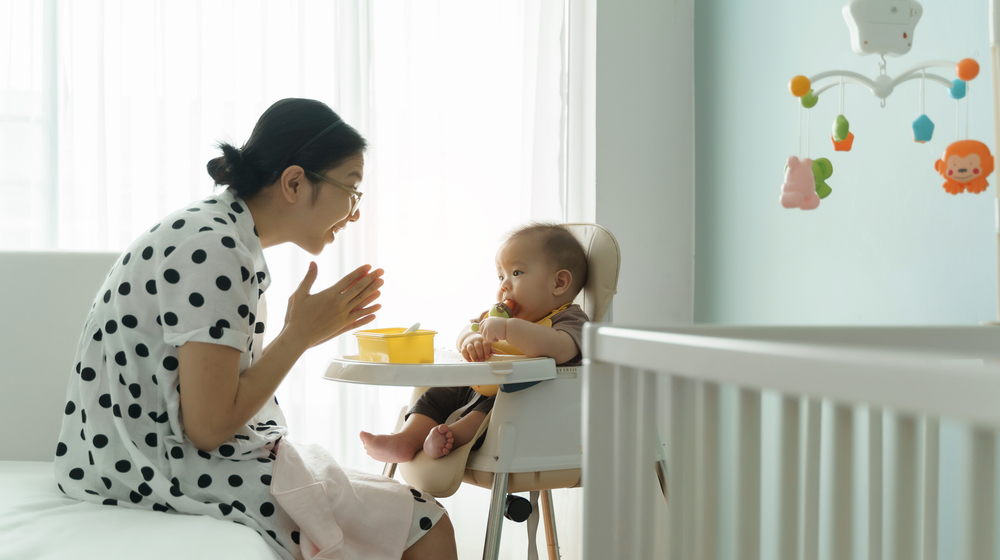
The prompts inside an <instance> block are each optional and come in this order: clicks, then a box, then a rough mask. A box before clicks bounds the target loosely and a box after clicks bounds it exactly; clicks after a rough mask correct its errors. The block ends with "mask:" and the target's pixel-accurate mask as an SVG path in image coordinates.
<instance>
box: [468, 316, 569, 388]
mask: <svg viewBox="0 0 1000 560" xmlns="http://www.w3.org/2000/svg"><path fill="white" fill-rule="evenodd" d="M570 305H573V304H572V302H571V303H567V304H566V305H563V306H562V307H560V308H559V309H553V310H552V312H551V313H549V314H548V315H546V316H545V317H543V318H541V319H539V320H537V321H535V324H536V325H542V326H543V327H551V326H552V317H553V316H554V315H555V314H556V313H560V312H562V311H565V310H566V308H568V307H569V306H570ZM492 346H493V353H494V354H500V355H506V356H523V355H524V352H521V351H520V350H519V349H518V348H517V346H514V345H513V344H510V343H508V342H507V341H506V340H498V341H497V342H494V343H492ZM472 389H473V390H474V391H475V392H477V393H479V394H480V395H483V396H484V397H492V396H493V395H495V394H497V392H498V391H500V386H499V385H473V386H472Z"/></svg>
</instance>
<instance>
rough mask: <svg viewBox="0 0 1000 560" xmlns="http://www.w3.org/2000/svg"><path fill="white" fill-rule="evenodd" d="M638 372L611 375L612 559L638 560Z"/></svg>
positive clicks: (623, 370) (619, 371)
mask: <svg viewBox="0 0 1000 560" xmlns="http://www.w3.org/2000/svg"><path fill="white" fill-rule="evenodd" d="M639 377H640V374H639V372H638V370H636V369H634V368H630V367H624V366H615V373H614V395H615V397H614V399H615V401H614V412H613V413H612V414H613V415H614V441H613V442H612V446H611V448H610V450H611V452H612V454H613V455H614V471H613V472H614V474H613V476H614V481H615V484H614V496H613V501H612V504H613V507H612V508H611V512H612V517H610V519H613V520H614V521H613V523H614V525H615V527H616V530H615V545H614V546H615V553H616V554H615V555H616V556H617V557H618V558H623V559H633V558H634V559H636V560H638V559H639V558H641V556H639V547H640V546H641V545H640V543H639V539H640V538H641V537H642V535H641V534H640V529H641V527H642V520H641V519H639V509H640V508H641V504H640V502H639V500H640V499H641V498H640V497H639V495H638V493H636V491H635V484H636V483H635V470H634V466H635V464H636V463H639V462H641V460H640V459H639V457H638V455H639V454H641V452H642V450H641V449H637V448H636V433H637V431H638V430H636V409H637V408H638V407H639V406H638V405H639V402H638V399H637V396H638V391H639V386H640V383H639Z"/></svg>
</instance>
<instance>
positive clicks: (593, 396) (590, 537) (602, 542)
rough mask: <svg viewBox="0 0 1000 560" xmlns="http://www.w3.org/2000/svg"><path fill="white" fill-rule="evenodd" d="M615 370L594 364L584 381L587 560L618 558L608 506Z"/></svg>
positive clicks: (611, 494)
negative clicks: (615, 556)
mask: <svg viewBox="0 0 1000 560" xmlns="http://www.w3.org/2000/svg"><path fill="white" fill-rule="evenodd" d="M613 381H614V368H613V367H612V366H611V365H610V364H606V363H602V362H596V361H595V362H591V363H590V364H589V365H588V366H587V367H586V368H584V378H583V395H582V398H583V405H582V408H583V410H582V416H583V425H582V427H581V429H582V434H581V436H582V439H583V476H584V479H583V534H584V535H585V536H586V540H585V546H584V547H583V550H582V553H583V554H582V557H583V559H584V560H604V559H606V558H613V557H614V555H615V548H614V544H615V526H614V524H612V523H608V516H607V511H608V506H609V504H613V503H614V502H613V498H614V492H615V486H616V484H615V482H616V481H615V473H614V457H613V456H612V455H613V454H612V453H609V452H608V451H609V450H610V449H612V445H613V443H612V441H613V429H614V425H613V421H614V417H613V415H612V411H613V410H614V383H613Z"/></svg>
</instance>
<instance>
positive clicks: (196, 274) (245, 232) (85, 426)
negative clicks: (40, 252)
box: [55, 190, 301, 558]
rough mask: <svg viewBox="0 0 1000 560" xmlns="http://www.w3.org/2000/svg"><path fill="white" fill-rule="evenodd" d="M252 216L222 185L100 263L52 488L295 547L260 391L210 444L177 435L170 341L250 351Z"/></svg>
mask: <svg viewBox="0 0 1000 560" xmlns="http://www.w3.org/2000/svg"><path fill="white" fill-rule="evenodd" d="M270 281H271V280H270V274H269V272H268V270H267V265H266V264H265V262H264V257H263V253H262V250H261V245H260V240H259V238H258V237H257V232H256V228H255V227H254V224H253V218H252V217H251V216H250V212H249V210H248V209H247V207H246V206H245V205H244V203H243V201H242V200H241V199H239V198H237V197H235V196H234V194H233V193H232V192H231V191H228V190H227V191H224V192H222V193H220V194H219V195H216V196H212V197H209V198H207V199H205V200H203V201H201V202H198V203H196V204H193V205H191V206H190V207H187V208H184V209H182V210H180V211H178V212H176V213H174V214H172V215H170V216H168V217H167V218H166V219H164V220H163V221H162V222H160V223H159V224H156V225H155V226H154V227H153V228H151V229H150V230H149V231H147V232H145V233H144V234H143V235H142V236H140V237H139V238H138V239H137V240H136V241H135V242H134V243H133V244H132V245H131V246H130V247H129V248H128V249H127V251H126V252H125V254H124V255H122V257H121V258H120V259H119V260H118V262H117V263H116V264H115V265H114V267H113V268H112V269H111V272H110V275H109V276H108V278H107V280H106V281H105V282H104V286H103V287H102V288H101V290H100V292H99V293H98V295H97V298H96V299H95V301H94V305H93V308H92V309H91V312H90V315H89V316H88V318H87V322H86V324H85V327H84V329H83V334H82V336H81V338H80V343H79V347H78V349H77V354H76V360H75V362H76V364H75V368H74V371H73V373H72V375H71V379H70V382H69V387H68V388H67V393H66V395H67V398H66V408H65V410H64V412H65V416H64V417H63V424H62V431H61V433H60V436H59V443H58V445H57V446H56V459H55V475H56V480H57V482H58V483H59V488H60V489H61V490H62V491H63V492H65V493H66V494H68V495H69V496H72V497H74V498H77V499H80V500H85V501H89V502H95V503H99V504H105V505H108V506H115V507H128V508H136V509H146V510H154V511H161V512H168V511H175V512H181V513H191V514H200V515H210V516H212V517H216V518H218V519H222V520H229V521H233V522H235V523H241V524H243V525H246V526H248V527H250V528H252V529H254V530H256V531H257V532H258V533H260V534H261V535H262V536H263V537H264V539H265V540H266V541H267V542H268V543H269V544H270V545H271V546H272V547H273V548H274V549H275V550H276V551H278V553H279V554H280V555H281V556H282V557H283V558H300V557H301V553H300V551H299V547H298V542H299V534H298V532H297V527H296V525H295V524H294V523H293V522H292V521H291V519H290V518H289V517H288V516H287V514H285V513H284V511H283V510H282V509H281V508H280V507H277V505H276V502H275V501H274V499H273V498H272V497H271V495H270V492H269V487H270V482H271V473H272V470H273V464H272V462H273V460H274V458H275V455H274V453H272V449H273V448H274V446H275V442H277V441H278V440H279V439H280V438H281V437H282V436H283V435H284V434H285V431H286V428H285V419H284V417H283V415H282V413H281V409H280V408H278V403H277V400H276V399H272V400H270V401H269V402H268V403H267V404H266V405H265V406H264V407H263V408H261V410H260V411H259V412H258V413H257V414H256V415H255V416H254V417H253V418H252V419H251V420H250V421H249V422H248V423H247V425H246V426H243V427H242V428H240V430H239V432H237V433H236V434H235V435H234V437H233V438H232V439H231V440H230V441H228V442H226V443H225V444H223V445H221V446H220V447H219V448H218V449H216V450H214V451H212V452H210V453H206V452H204V451H201V450H199V449H198V448H196V447H195V446H194V445H193V444H192V443H191V442H190V441H189V440H187V439H186V438H185V437H184V425H183V418H182V417H181V415H180V410H179V403H180V385H179V378H178V375H177V366H178V361H177V347H178V346H180V345H182V344H184V343H185V342H189V341H196V342H208V343H213V344H222V345H225V346H230V347H232V348H236V349H237V350H239V351H240V352H241V357H240V371H241V372H242V371H244V370H246V369H247V368H248V367H250V364H251V363H252V362H253V357H254V353H255V351H258V352H259V351H260V350H261V349H262V346H261V344H262V338H263V334H264V330H265V328H266V326H265V321H266V317H265V315H266V312H265V306H264V305H263V299H262V298H263V295H264V291H265V290H266V289H267V286H268V285H269V284H270Z"/></svg>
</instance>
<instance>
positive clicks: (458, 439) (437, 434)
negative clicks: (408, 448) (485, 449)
mask: <svg viewBox="0 0 1000 560" xmlns="http://www.w3.org/2000/svg"><path fill="white" fill-rule="evenodd" d="M485 418H486V413H485V412H479V411H478V410H473V411H472V412H470V413H468V414H466V415H465V416H464V417H462V418H460V419H459V420H458V421H457V422H455V423H454V424H451V425H449V426H445V425H444V424H442V425H440V426H435V427H434V428H433V429H432V430H431V432H430V433H429V434H428V435H427V439H426V440H424V453H427V454H428V455H430V456H431V457H432V458H434V459H437V458H438V457H441V456H442V455H447V454H448V453H451V450H452V449H457V448H459V447H461V446H463V445H465V444H467V443H469V442H470V441H472V438H474V437H475V436H476V432H477V431H478V430H479V426H481V425H482V424H483V420H484V419H485ZM428 448H429V449H430V450H428Z"/></svg>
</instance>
